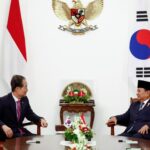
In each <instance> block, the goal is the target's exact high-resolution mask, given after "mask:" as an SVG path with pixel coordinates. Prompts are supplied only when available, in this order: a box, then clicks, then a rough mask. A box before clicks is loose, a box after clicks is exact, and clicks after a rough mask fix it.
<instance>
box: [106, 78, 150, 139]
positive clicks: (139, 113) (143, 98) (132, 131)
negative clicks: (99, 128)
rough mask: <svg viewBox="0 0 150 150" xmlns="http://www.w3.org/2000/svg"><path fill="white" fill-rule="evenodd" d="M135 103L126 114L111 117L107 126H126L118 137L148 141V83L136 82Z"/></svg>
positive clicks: (149, 119)
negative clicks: (111, 124) (110, 124)
mask: <svg viewBox="0 0 150 150" xmlns="http://www.w3.org/2000/svg"><path fill="white" fill-rule="evenodd" d="M137 97H138V100H139V101H137V102H134V103H132V104H131V105H130V107H129V109H128V110H127V112H125V113H124V114H122V115H118V116H113V117H111V118H110V119H109V120H108V122H107V124H109V123H114V124H119V125H124V126H127V128H126V129H125V131H124V132H123V133H122V134H120V136H128V137H134V138H144V139H150V82H147V81H142V80H139V81H138V89H137Z"/></svg>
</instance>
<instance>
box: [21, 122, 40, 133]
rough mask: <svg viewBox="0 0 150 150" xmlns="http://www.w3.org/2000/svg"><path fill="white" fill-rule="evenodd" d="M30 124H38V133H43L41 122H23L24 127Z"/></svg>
mask: <svg viewBox="0 0 150 150" xmlns="http://www.w3.org/2000/svg"><path fill="white" fill-rule="evenodd" d="M30 125H36V126H37V132H36V134H37V135H41V124H40V123H36V124H35V123H34V122H27V123H23V127H25V126H30Z"/></svg>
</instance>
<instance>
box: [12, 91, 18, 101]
mask: <svg viewBox="0 0 150 150" xmlns="http://www.w3.org/2000/svg"><path fill="white" fill-rule="evenodd" d="M12 97H13V99H14V100H15V102H17V101H18V98H17V97H16V96H15V95H14V94H13V93H12Z"/></svg>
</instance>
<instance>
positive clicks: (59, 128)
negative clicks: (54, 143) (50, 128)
mask: <svg viewBox="0 0 150 150" xmlns="http://www.w3.org/2000/svg"><path fill="white" fill-rule="evenodd" d="M55 130H56V131H65V130H66V127H65V126H64V125H55Z"/></svg>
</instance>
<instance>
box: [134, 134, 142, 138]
mask: <svg viewBox="0 0 150 150" xmlns="http://www.w3.org/2000/svg"><path fill="white" fill-rule="evenodd" d="M132 137H133V138H144V137H143V134H140V133H136V134H134V135H133V136H132Z"/></svg>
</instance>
